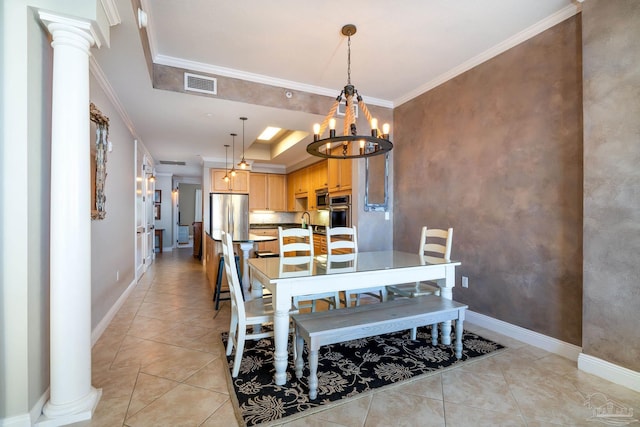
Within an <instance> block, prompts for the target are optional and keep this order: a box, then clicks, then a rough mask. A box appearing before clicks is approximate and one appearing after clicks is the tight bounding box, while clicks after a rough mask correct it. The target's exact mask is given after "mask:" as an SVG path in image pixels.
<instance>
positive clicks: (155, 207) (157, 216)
mask: <svg viewBox="0 0 640 427" xmlns="http://www.w3.org/2000/svg"><path fill="white" fill-rule="evenodd" d="M160 206H161V205H160V204H159V203H156V204H155V205H153V219H156V220H157V219H160Z"/></svg>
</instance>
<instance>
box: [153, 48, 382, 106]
mask: <svg viewBox="0 0 640 427" xmlns="http://www.w3.org/2000/svg"><path fill="white" fill-rule="evenodd" d="M153 62H154V63H156V64H159V65H166V66H169V67H175V68H184V69H186V70H193V71H199V72H201V73H207V74H214V75H217V76H223V77H230V78H234V79H239V80H246V81H250V82H253V83H259V84H264V85H268V86H276V87H283V88H287V89H291V90H296V91H302V92H308V93H313V94H315V95H323V96H330V97H332V98H335V97H336V95H337V91H336V89H328V88H324V87H320V86H313V85H308V84H305V83H299V82H294V81H291V80H284V79H278V78H275V77H269V76H265V75H262V74H255V73H249V72H246V71H241V70H234V69H232V68H226V67H218V66H215V65H210V64H205V63H202V62H196V61H189V60H185V59H181V58H175V57H172V56H166V55H155V54H154V56H153ZM363 98H364V99H365V102H366V103H367V104H369V105H377V106H378V107H385V108H393V102H391V101H387V100H384V99H379V98H371V97H366V96H363Z"/></svg>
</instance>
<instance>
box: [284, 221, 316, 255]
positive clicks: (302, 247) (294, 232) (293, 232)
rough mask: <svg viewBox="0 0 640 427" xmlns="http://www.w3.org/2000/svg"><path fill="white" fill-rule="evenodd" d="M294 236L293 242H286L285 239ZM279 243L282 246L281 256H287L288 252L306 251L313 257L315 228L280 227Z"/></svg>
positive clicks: (296, 253) (297, 253)
mask: <svg viewBox="0 0 640 427" xmlns="http://www.w3.org/2000/svg"><path fill="white" fill-rule="evenodd" d="M289 238H294V239H296V240H295V241H293V242H289V243H285V239H289ZM278 243H279V246H280V257H285V256H287V255H286V254H288V253H292V252H293V253H295V255H296V256H298V255H300V254H299V252H306V255H308V256H310V257H313V230H312V229H311V228H286V229H284V228H282V227H278Z"/></svg>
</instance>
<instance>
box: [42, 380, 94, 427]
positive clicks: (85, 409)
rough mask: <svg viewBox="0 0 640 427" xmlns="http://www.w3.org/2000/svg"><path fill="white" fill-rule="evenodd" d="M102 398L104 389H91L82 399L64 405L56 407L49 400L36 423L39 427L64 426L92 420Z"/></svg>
mask: <svg viewBox="0 0 640 427" xmlns="http://www.w3.org/2000/svg"><path fill="white" fill-rule="evenodd" d="M101 396H102V389H101V388H99V389H96V388H94V387H91V390H90V391H89V393H88V394H87V395H86V396H85V397H83V398H82V399H79V400H76V401H75V402H71V403H67V404H64V405H54V404H52V403H51V400H49V401H48V402H47V403H46V404H45V405H44V408H43V409H42V415H40V418H38V420H37V421H36V422H35V424H34V425H35V426H38V427H57V426H64V425H69V424H73V423H77V422H80V421H86V420H90V419H91V417H92V416H93V413H94V411H95V410H96V406H98V402H99V401H100V397H101Z"/></svg>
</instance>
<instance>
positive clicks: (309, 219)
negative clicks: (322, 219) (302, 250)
mask: <svg viewBox="0 0 640 427" xmlns="http://www.w3.org/2000/svg"><path fill="white" fill-rule="evenodd" d="M305 215H306V216H307V220H308V221H307V222H306V223H305V222H304V216H305ZM307 224H309V225H311V214H310V213H309V212H307V211H304V213H303V214H302V228H307Z"/></svg>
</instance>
